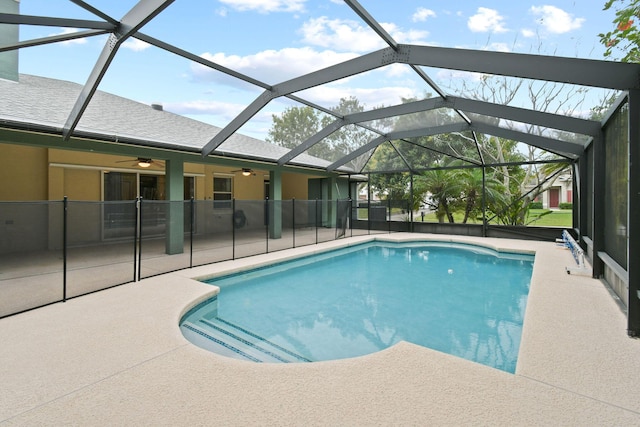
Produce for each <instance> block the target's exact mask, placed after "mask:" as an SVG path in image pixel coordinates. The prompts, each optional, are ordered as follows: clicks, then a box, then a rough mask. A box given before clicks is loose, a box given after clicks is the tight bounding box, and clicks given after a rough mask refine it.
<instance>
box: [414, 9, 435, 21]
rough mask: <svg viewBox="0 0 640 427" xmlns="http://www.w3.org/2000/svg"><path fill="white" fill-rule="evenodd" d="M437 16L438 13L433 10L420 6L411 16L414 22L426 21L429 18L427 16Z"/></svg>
mask: <svg viewBox="0 0 640 427" xmlns="http://www.w3.org/2000/svg"><path fill="white" fill-rule="evenodd" d="M435 16H436V13H435V12H434V11H433V10H431V9H427V8H425V7H419V8H418V9H416V11H415V12H414V14H413V15H412V16H411V20H412V21H413V22H424V21H426V20H427V18H435Z"/></svg>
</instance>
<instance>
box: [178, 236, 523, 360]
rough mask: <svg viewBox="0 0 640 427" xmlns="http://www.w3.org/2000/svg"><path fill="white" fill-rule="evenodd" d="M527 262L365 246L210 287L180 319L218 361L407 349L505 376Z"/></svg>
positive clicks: (461, 250) (431, 246)
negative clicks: (208, 295) (211, 292)
mask: <svg viewBox="0 0 640 427" xmlns="http://www.w3.org/2000/svg"><path fill="white" fill-rule="evenodd" d="M533 258H534V257H533V256H532V255H522V254H506V253H497V252H495V251H492V250H490V249H486V248H481V247H477V246H471V245H464V244H453V243H437V242H420V243H410V244H395V243H386V242H372V243H367V244H363V245H357V246H353V247H350V248H347V249H341V250H337V251H332V252H330V253H325V254H321V255H316V256H311V257H305V258H302V259H300V260H296V261H293V262H286V263H283V264H278V265H275V266H272V267H266V268H260V269H257V270H252V271H249V272H246V273H240V274H234V275H232V276H227V277H221V278H215V279H211V280H210V281H209V282H210V283H212V284H215V285H216V286H219V287H220V293H219V295H218V296H217V297H215V298H213V299H211V300H209V301H208V302H206V303H203V304H200V305H199V306H197V307H195V308H194V309H193V310H191V311H190V312H189V313H187V315H186V316H185V317H184V318H183V319H182V321H181V329H182V332H183V333H184V335H185V336H186V337H187V339H189V340H190V341H192V342H193V343H195V344H196V345H199V346H201V347H204V348H207V349H209V350H211V351H214V352H217V353H220V354H224V355H227V356H232V357H237V358H242V359H247V360H254V361H269V362H278V361H279V362H305V361H319V360H332V359H342V358H348V357H354V356H360V355H364V354H369V353H373V352H376V351H379V350H382V349H385V348H387V347H390V346H392V345H393V344H395V343H397V342H399V341H403V340H404V341H408V342H411V343H414V344H418V345H421V346H424V347H428V348H431V349H434V350H438V351H441V352H445V353H449V354H452V355H455V356H459V357H463V358H465V359H469V360H472V361H475V362H478V363H482V364H485V365H488V366H492V367H495V368H498V369H502V370H504V371H507V372H515V367H516V361H517V358H518V349H519V346H520V336H521V331H522V324H523V319H524V313H525V307H526V301H527V295H528V292H529V283H530V279H531V272H532V268H533Z"/></svg>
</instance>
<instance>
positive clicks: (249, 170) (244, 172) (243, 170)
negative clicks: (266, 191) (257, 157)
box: [231, 168, 256, 176]
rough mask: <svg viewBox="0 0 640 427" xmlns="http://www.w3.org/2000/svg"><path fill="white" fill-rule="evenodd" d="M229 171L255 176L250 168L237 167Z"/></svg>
mask: <svg viewBox="0 0 640 427" xmlns="http://www.w3.org/2000/svg"><path fill="white" fill-rule="evenodd" d="M231 172H233V173H236V172H242V176H250V175H253V176H256V173H255V172H254V171H253V169H251V168H242V169H237V170H234V171H231Z"/></svg>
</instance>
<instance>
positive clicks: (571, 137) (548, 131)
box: [467, 113, 592, 145]
mask: <svg viewBox="0 0 640 427" xmlns="http://www.w3.org/2000/svg"><path fill="white" fill-rule="evenodd" d="M467 115H468V117H469V118H470V119H471V121H472V122H481V123H486V124H489V125H493V126H498V127H500V128H503V129H513V130H518V131H521V132H526V133H531V134H533V135H540V136H544V137H547V138H556V139H559V140H562V141H566V142H575V143H576V144H581V145H586V144H587V143H588V142H589V141H590V139H591V138H592V136H591V135H585V134H579V133H575V132H569V131H564V130H560V129H552V128H548V127H544V126H538V125H535V124H531V123H523V122H518V121H515V120H507V119H501V118H499V117H492V116H485V115H482V114H474V113H467ZM587 131H588V129H585V132H587Z"/></svg>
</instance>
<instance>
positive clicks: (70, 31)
mask: <svg viewBox="0 0 640 427" xmlns="http://www.w3.org/2000/svg"><path fill="white" fill-rule="evenodd" d="M78 31H80V30H78V29H77V28H65V29H63V30H62V31H61V32H59V33H55V34H49V36H59V35H66V34H73V33H77V32H78ZM85 43H87V39H86V37H82V38H79V39H73V40H67V41H64V42H62V44H63V45H74V44H85Z"/></svg>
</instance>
